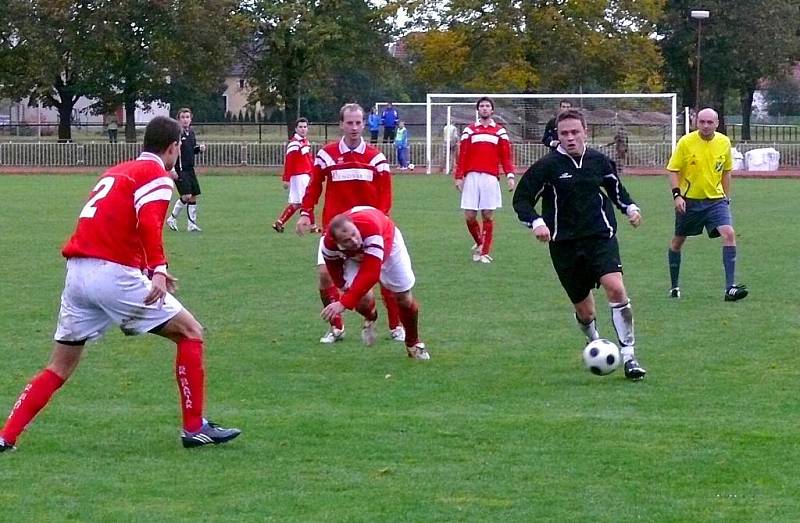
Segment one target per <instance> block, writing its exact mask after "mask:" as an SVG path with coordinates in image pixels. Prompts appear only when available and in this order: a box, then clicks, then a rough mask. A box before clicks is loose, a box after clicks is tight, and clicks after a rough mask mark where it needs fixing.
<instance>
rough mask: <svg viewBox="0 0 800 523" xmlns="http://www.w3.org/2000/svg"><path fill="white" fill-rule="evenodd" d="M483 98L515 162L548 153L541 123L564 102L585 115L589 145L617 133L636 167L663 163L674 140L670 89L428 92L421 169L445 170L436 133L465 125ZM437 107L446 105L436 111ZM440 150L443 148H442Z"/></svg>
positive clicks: (603, 143) (446, 160) (445, 155)
mask: <svg viewBox="0 0 800 523" xmlns="http://www.w3.org/2000/svg"><path fill="white" fill-rule="evenodd" d="M482 96H488V97H489V98H491V99H492V101H494V104H495V119H496V120H497V121H498V122H500V123H501V124H502V125H504V126H505V127H506V129H507V130H508V132H509V135H510V136H511V140H512V143H513V144H514V147H515V157H516V161H517V164H518V166H521V165H525V164H529V163H533V161H535V160H536V159H538V158H539V157H541V156H542V155H544V154H545V153H546V152H547V148H546V147H545V146H544V145H543V144H542V143H541V136H542V131H543V130H544V126H545V124H546V122H547V121H548V120H549V119H550V118H552V117H554V116H555V114H556V112H557V109H558V106H559V102H560V101H561V100H566V101H569V102H570V103H571V104H572V106H573V107H574V108H577V109H579V110H581V112H582V113H583V114H584V116H585V117H586V123H587V131H588V132H587V134H588V142H589V145H590V146H591V147H595V148H604V147H605V148H606V149H605V150H608V149H607V148H608V147H609V146H610V145H611V143H609V142H613V140H614V136H615V134H616V133H618V132H624V133H625V136H626V137H627V141H628V142H629V143H630V144H631V145H630V148H631V150H632V153H631V157H632V158H634V161H636V162H637V163H639V164H641V165H657V164H659V163H664V157H665V156H668V155H669V154H671V153H672V151H674V149H675V145H676V143H677V140H678V119H679V115H678V105H677V95H676V94H675V93H640V94H636V93H598V94H575V93H552V94H515V93H429V94H428V95H427V96H426V103H425V106H426V113H425V161H426V172H427V173H428V174H431V173H432V172H434V164H435V163H437V162H436V160H437V159H438V160H439V161H438V165H439V166H440V168H441V169H442V170H445V171H449V167H450V164H451V161H450V155H449V150H450V147H448V144H447V139H446V138H444V139H440V138H439V134H440V133H439V131H440V130H441V129H443V128H444V127H445V126H448V125H454V124H455V125H458V126H460V125H467V124H468V123H470V122H471V121H474V120H473V115H474V114H475V103H476V102H477V100H478V99H479V98H480V97H482ZM438 108H449V109H448V110H440V109H438ZM443 149H444V150H443Z"/></svg>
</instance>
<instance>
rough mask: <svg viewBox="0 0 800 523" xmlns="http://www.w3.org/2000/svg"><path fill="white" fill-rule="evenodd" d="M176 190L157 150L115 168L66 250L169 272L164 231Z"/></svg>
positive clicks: (86, 207) (103, 179)
mask: <svg viewBox="0 0 800 523" xmlns="http://www.w3.org/2000/svg"><path fill="white" fill-rule="evenodd" d="M172 188H173V184H172V178H170V176H169V175H168V174H167V172H166V171H165V170H164V163H163V162H162V161H161V158H159V157H158V156H156V155H155V154H151V153H142V154H141V156H139V158H137V159H136V160H132V161H129V162H124V163H121V164H119V165H116V166H114V167H112V168H110V169H109V170H107V171H106V172H105V173H103V175H102V176H100V179H99V180H98V182H97V185H95V186H94V189H92V192H91V195H90V198H89V201H88V202H87V203H86V205H84V206H83V209H82V210H81V213H80V215H79V216H78V224H77V226H76V228H75V232H74V233H73V234H72V237H70V239H69V241H67V243H66V245H64V248H63V249H62V251H61V254H63V255H64V257H65V258H99V259H101V260H108V261H112V262H115V263H119V264H121V265H127V266H129V267H135V268H137V269H151V270H154V271H156V272H164V271H166V265H167V259H166V256H165V255H164V245H163V242H162V237H161V234H162V229H163V227H164V217H165V216H166V214H167V209H168V208H169V201H170V198H171V197H172Z"/></svg>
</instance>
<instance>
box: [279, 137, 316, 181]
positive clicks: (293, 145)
mask: <svg viewBox="0 0 800 523" xmlns="http://www.w3.org/2000/svg"><path fill="white" fill-rule="evenodd" d="M313 167H314V155H313V154H311V144H309V143H308V140H306V139H305V138H303V137H301V136H300V135H299V134H297V133H295V134H294V136H292V139H291V140H290V141H289V144H288V145H287V146H286V158H285V160H284V162H283V181H284V182H288V181H289V179H290V178H291V177H292V176H295V175H297V174H311V169H312V168H313Z"/></svg>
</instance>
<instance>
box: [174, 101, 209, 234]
mask: <svg viewBox="0 0 800 523" xmlns="http://www.w3.org/2000/svg"><path fill="white" fill-rule="evenodd" d="M178 121H179V122H180V123H181V156H180V158H178V162H177V163H176V164H175V173H176V174H177V175H178V178H177V180H175V186H176V188H177V189H178V194H180V198H179V199H178V201H176V202H175V207H173V208H172V213H171V214H170V215H169V216H168V217H167V226H169V228H170V229H172V230H173V231H177V230H178V222H177V218H178V216H180V214H181V211H182V210H183V208H184V206H185V207H186V211H187V214H188V215H189V222H188V224H187V226H186V230H187V231H189V232H200V231H202V229H201V228H200V227H198V225H197V197H198V196H200V183H199V182H198V181H197V174H195V172H194V155H195V154H199V153H202V152H204V151H205V150H206V146H205V145H197V138H195V135H194V130H193V129H192V127H191V125H192V110H191V109H188V108H186V107H184V108H182V109H181V110H180V111H178Z"/></svg>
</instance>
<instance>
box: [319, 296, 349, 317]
mask: <svg viewBox="0 0 800 523" xmlns="http://www.w3.org/2000/svg"><path fill="white" fill-rule="evenodd" d="M343 312H344V305H342V302H340V301H334V302H332V303H330V304H328V305H327V306H326V307H325V308H324V309H322V313H320V316H322V319H323V320H325V321H331V320H332V319H333V318H334V317H335V316H338V315H339V314H341V313H343Z"/></svg>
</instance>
